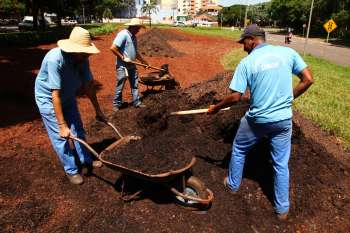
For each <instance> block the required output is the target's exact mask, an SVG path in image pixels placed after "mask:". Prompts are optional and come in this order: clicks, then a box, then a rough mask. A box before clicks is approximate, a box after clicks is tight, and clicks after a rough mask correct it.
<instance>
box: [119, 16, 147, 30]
mask: <svg viewBox="0 0 350 233" xmlns="http://www.w3.org/2000/svg"><path fill="white" fill-rule="evenodd" d="M124 25H126V26H138V27H143V28H144V27H145V26H144V25H143V22H142V20H141V19H139V18H132V19H131V20H130V22H129V23H126V24H124Z"/></svg>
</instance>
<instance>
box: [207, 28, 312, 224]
mask: <svg viewBox="0 0 350 233" xmlns="http://www.w3.org/2000/svg"><path fill="white" fill-rule="evenodd" d="M238 43H241V44H243V45H244V51H246V52H247V53H248V54H249V55H248V56H247V57H245V58H244V59H243V60H242V61H241V62H240V63H239V65H238V66H237V68H236V71H235V74H234V76H233V78H232V81H231V84H230V89H231V90H232V94H230V95H229V96H227V97H225V98H224V99H223V100H222V101H221V102H220V103H218V104H217V105H214V106H212V107H211V108H210V109H209V110H208V113H216V112H218V111H219V110H220V109H222V108H225V107H228V106H231V105H232V104H234V103H236V102H238V101H239V100H240V98H241V96H242V94H243V93H245V91H246V89H247V87H249V90H250V93H251V98H250V108H249V110H248V112H247V113H246V114H245V116H244V117H242V119H241V122H240V126H239V128H238V130H237V134H236V136H235V139H234V142H233V147H232V156H231V161H230V165H229V172H228V177H226V178H225V179H224V185H225V186H226V187H227V188H228V189H229V190H230V191H232V192H236V191H238V188H239V186H240V184H241V179H242V172H243V165H244V162H245V157H246V155H247V154H248V153H249V151H250V149H251V148H252V147H253V146H254V144H255V143H256V142H257V141H258V140H259V139H261V138H263V137H267V138H268V140H269V144H270V145H269V146H270V153H271V159H272V166H273V171H274V205H275V211H276V214H277V217H278V218H279V219H280V220H285V219H287V216H288V211H289V170H288V160H289V156H290V150H291V136H292V101H293V99H294V98H297V97H298V96H300V95H301V94H303V93H304V92H305V91H306V90H307V89H308V88H309V87H310V86H311V85H312V83H313V77H312V75H311V73H310V71H309V69H308V68H307V65H306V64H305V62H304V61H303V59H302V58H301V57H300V55H299V54H298V53H297V52H296V51H294V50H293V49H290V48H288V47H282V46H273V45H269V44H267V43H265V32H264V30H263V29H261V28H259V27H258V26H257V25H255V24H252V25H249V26H247V27H246V28H245V30H244V33H243V34H242V36H241V38H240V39H239V41H238ZM292 73H293V74H294V75H297V76H298V77H299V79H300V81H299V83H298V85H296V86H295V87H294V89H293V86H292ZM260 156H261V155H260Z"/></svg>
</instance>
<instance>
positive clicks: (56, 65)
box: [35, 48, 92, 112]
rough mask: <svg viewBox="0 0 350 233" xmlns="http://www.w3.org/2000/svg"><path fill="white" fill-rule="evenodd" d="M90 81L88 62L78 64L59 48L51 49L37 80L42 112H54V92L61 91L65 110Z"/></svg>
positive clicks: (36, 88)
mask: <svg viewBox="0 0 350 233" xmlns="http://www.w3.org/2000/svg"><path fill="white" fill-rule="evenodd" d="M89 80H92V74H91V71H90V68H89V61H88V60H86V62H83V63H81V64H76V63H75V62H74V61H73V60H72V56H71V55H70V54H68V53H65V52H63V51H62V50H61V49H59V48H54V49H51V50H50V51H49V52H48V53H47V54H46V55H45V57H44V60H43V61H42V63H41V67H40V71H39V73H38V76H37V77H36V80H35V100H36V103H37V105H38V107H39V110H40V112H45V111H52V109H53V104H52V90H60V98H61V103H62V107H63V108H64V107H66V106H69V105H71V104H74V103H75V101H76V91H77V89H78V88H79V87H80V86H81V85H82V84H83V83H85V82H87V81H89Z"/></svg>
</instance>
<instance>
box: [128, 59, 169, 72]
mask: <svg viewBox="0 0 350 233" xmlns="http://www.w3.org/2000/svg"><path fill="white" fill-rule="evenodd" d="M130 63H133V64H135V65H139V66H143V67H149V68H151V69H154V70H159V71H164V72H167V71H166V70H164V69H161V68H158V67H154V66H150V65H146V64H143V63H140V62H137V61H131V62H130Z"/></svg>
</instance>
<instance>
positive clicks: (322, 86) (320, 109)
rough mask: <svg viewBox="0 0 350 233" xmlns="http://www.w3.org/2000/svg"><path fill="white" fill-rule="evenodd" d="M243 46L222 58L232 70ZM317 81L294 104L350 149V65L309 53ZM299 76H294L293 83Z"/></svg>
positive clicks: (306, 59) (238, 59) (240, 56)
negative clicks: (345, 65) (329, 60)
mask: <svg viewBox="0 0 350 233" xmlns="http://www.w3.org/2000/svg"><path fill="white" fill-rule="evenodd" d="M245 55H246V54H245V52H243V50H242V49H233V50H232V51H231V52H230V53H228V54H226V55H225V56H224V57H223V58H222V60H221V62H222V64H223V65H224V67H225V69H227V70H233V69H234V68H235V67H236V65H237V64H238V63H239V61H240V60H241V59H242V58H243V57H244V56H245ZM305 62H306V63H307V64H308V66H309V68H310V69H311V71H312V73H313V76H314V79H315V83H314V85H312V86H311V88H310V89H309V90H308V91H307V92H306V93H304V95H302V96H300V97H299V98H297V99H296V100H295V101H294V102H293V107H294V109H296V110H297V111H299V112H301V113H302V114H303V115H304V116H305V117H306V118H308V119H310V120H312V121H313V122H315V123H317V124H318V125H319V126H320V127H321V128H323V129H325V130H328V131H330V132H334V133H335V134H336V135H337V136H338V137H339V138H340V139H341V140H342V141H343V143H344V145H345V147H347V148H348V149H350V127H349V126H348V122H349V119H350V68H349V67H344V66H340V65H336V64H333V63H331V62H328V61H325V60H323V59H319V58H315V57H312V56H306V57H305ZM298 81H299V79H298V78H297V77H294V80H293V82H294V85H296V84H297V83H298Z"/></svg>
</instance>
